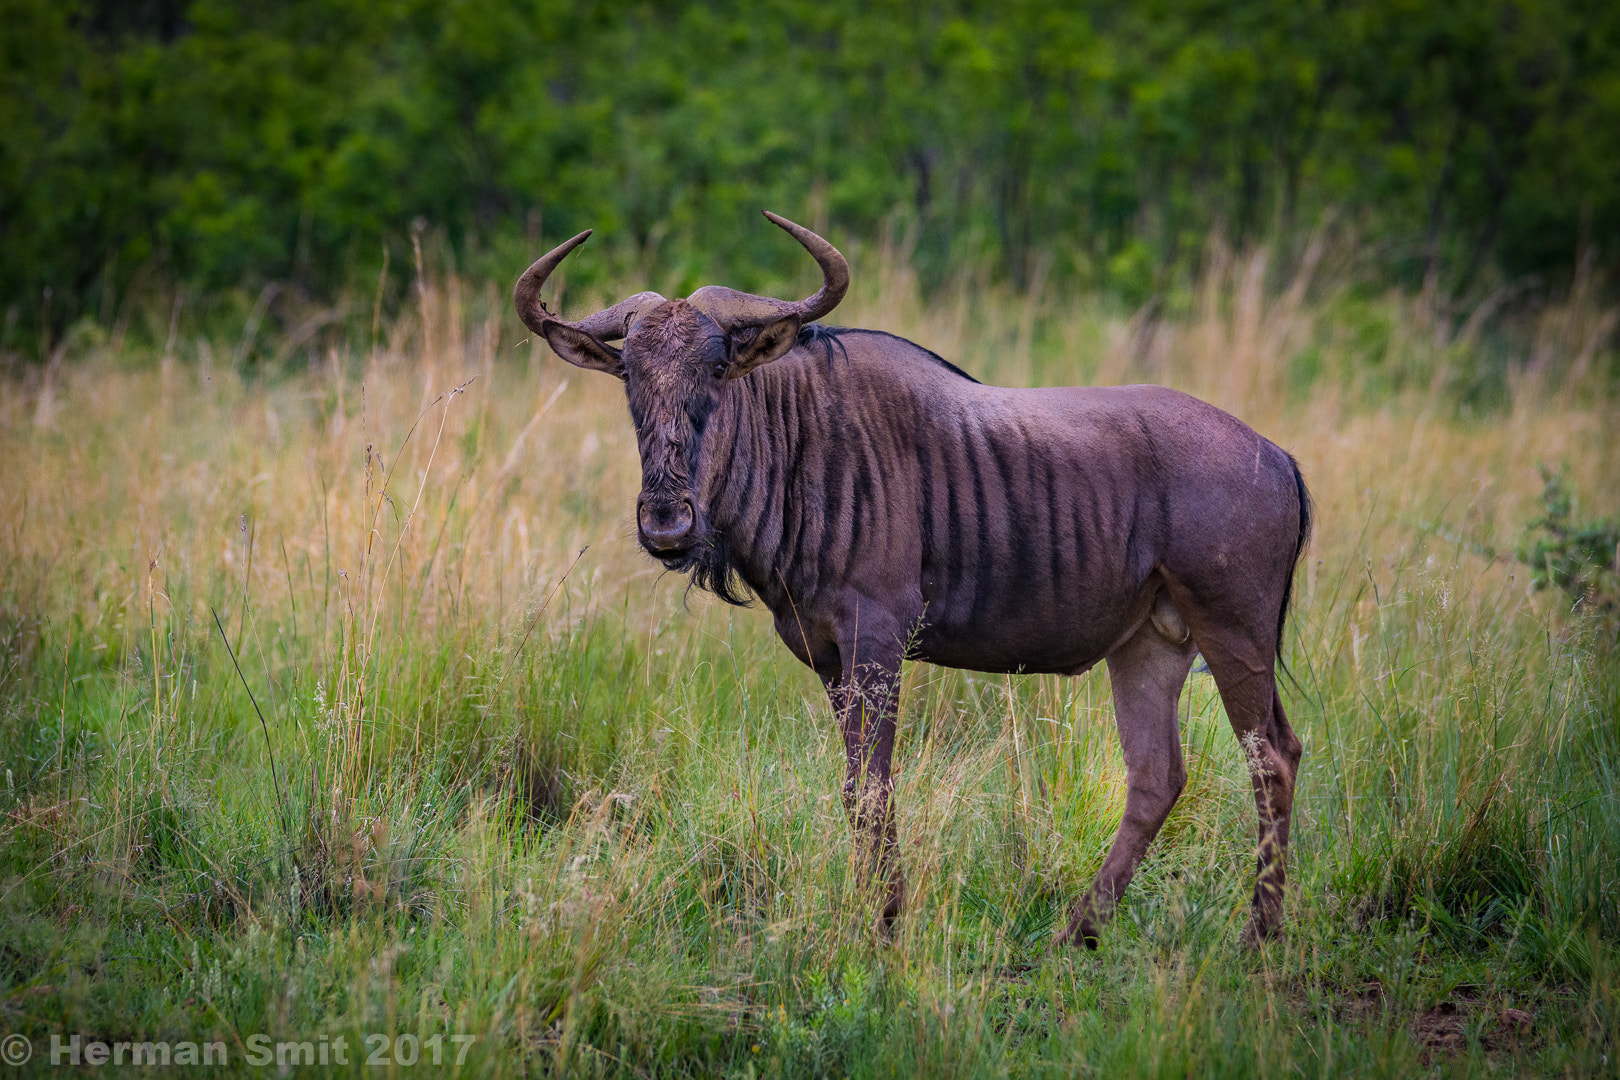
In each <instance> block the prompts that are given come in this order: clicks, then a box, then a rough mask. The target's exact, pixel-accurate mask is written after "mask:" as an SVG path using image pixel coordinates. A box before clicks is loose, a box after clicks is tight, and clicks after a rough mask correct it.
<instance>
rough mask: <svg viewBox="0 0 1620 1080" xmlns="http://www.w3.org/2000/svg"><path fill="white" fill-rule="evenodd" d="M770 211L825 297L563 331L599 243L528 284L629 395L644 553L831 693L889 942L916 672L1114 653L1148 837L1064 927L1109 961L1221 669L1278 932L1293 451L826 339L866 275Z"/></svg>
mask: <svg viewBox="0 0 1620 1080" xmlns="http://www.w3.org/2000/svg"><path fill="white" fill-rule="evenodd" d="M766 216H767V217H769V218H770V220H771V221H773V222H774V223H776V224H777V225H779V226H780V227H781V228H783V229H785V230H787V231H788V232H789V233H790V234H792V235H793V237H794V238H795V239H797V240H798V241H799V243H800V244H802V245H804V247H805V248H806V249H807V250H808V251H809V252H810V254H811V255H812V256H813V257H814V258H815V260H816V262H817V263H818V264H819V265H820V267H821V271H822V275H823V284H822V287H821V289H820V290H819V291H818V292H816V294H815V295H813V296H811V297H810V298H808V299H806V300H801V301H798V302H790V301H785V300H777V299H772V298H770V297H763V296H753V295H750V294H747V293H741V292H737V291H735V290H732V289H727V288H721V287H718V286H709V287H707V288H702V289H699V290H698V291H697V292H695V293H693V294H692V295H691V296H689V297H687V298H686V299H684V300H666V299H665V298H664V297H662V296H659V295H658V294H657V293H651V292H644V293H639V294H637V295H635V296H632V297H630V298H629V299H627V300H624V301H622V302H620V303H618V304H615V305H614V306H613V307H611V308H608V309H607V310H606V311H600V312H597V313H596V314H594V315H591V316H589V317H588V318H585V319H582V320H580V321H578V322H566V321H564V320H563V319H561V318H559V317H558V316H557V315H555V314H553V313H552V312H550V311H549V310H547V308H546V307H545V305H544V304H543V303H542V302H541V300H540V291H541V287H542V286H543V285H544V284H545V281H546V278H547V276H548V275H550V273H551V272H552V270H554V269H555V268H556V266H557V264H558V263H559V262H561V261H562V259H563V258H564V257H565V256H567V254H568V253H569V252H570V251H572V250H573V249H574V248H576V247H578V246H579V245H580V244H581V243H583V242H584V241H585V238H586V237H588V236H589V235H590V233H589V232H584V233H581V234H579V235H578V236H576V237H574V238H573V239H571V240H569V241H568V242H567V243H565V244H562V245H560V246H559V247H557V248H556V249H554V250H553V251H551V252H550V253H548V254H547V255H545V256H543V257H542V258H541V259H539V260H538V261H537V262H535V264H534V265H533V266H531V267H529V269H528V270H527V271H526V272H525V273H524V274H523V276H522V277H521V278H520V279H519V280H518V283H517V287H516V289H515V291H514V301H515V303H516V305H517V310H518V314H519V315H520V316H521V317H522V319H523V321H524V323H526V324H527V325H528V326H529V327H530V329H532V330H533V331H534V332H535V333H536V334H539V335H541V336H542V337H544V338H545V339H546V341H547V342H548V343H549V344H550V345H551V348H552V349H553V350H554V351H555V352H556V353H557V355H559V356H561V357H562V358H563V359H564V360H567V361H568V362H569V363H571V364H576V365H578V366H580V367H584V368H591V369H594V370H597V371H604V372H607V373H608V374H611V375H614V376H616V377H617V378H619V379H621V380H622V381H623V382H624V384H625V391H626V393H627V394H628V396H629V400H630V416H631V419H632V420H633V421H634V423H635V428H636V438H637V441H638V443H639V445H640V450H641V469H642V485H641V494H640V496H639V497H638V498H637V500H636V527H637V532H638V535H639V538H640V541H641V544H642V546H643V547H644V548H645V549H646V550H647V551H648V553H650V554H651V555H652V556H653V557H655V558H657V559H659V560H660V561H661V562H662V563H663V564H664V565H665V566H666V567H669V568H671V569H674V570H680V571H685V572H688V573H690V574H691V575H692V579H693V581H694V582H695V583H696V584H698V585H700V586H702V587H704V588H706V589H709V590H710V591H712V592H714V593H715V594H717V595H718V596H720V597H722V598H723V599H725V600H728V601H730V602H732V603H739V602H742V600H743V599H744V597H745V595H746V593H745V592H744V591H743V588H742V587H743V586H746V588H747V590H750V591H752V592H753V594H754V595H756V596H757V597H759V599H760V600H762V601H763V602H764V604H765V606H766V607H767V608H769V609H770V611H771V614H772V615H774V616H775V619H776V631H777V633H778V634H779V635H780V636H781V638H782V641H783V643H784V644H786V645H787V647H788V648H789V649H790V650H792V652H793V654H794V655H795V656H797V657H798V658H799V659H800V660H801V661H803V662H804V663H805V664H807V665H809V666H810V667H811V668H812V669H813V670H814V671H815V672H816V674H817V675H819V676H821V680H822V682H823V683H824V684H825V685H826V688H827V694H828V696H829V697H830V698H831V700H832V706H833V709H834V711H835V713H836V714H837V716H838V719H839V723H840V725H841V727H842V731H843V736H844V748H845V754H846V757H847V766H848V778H847V780H846V782H845V785H844V791H843V796H844V804H845V807H846V809H847V811H848V813H849V818H850V823H851V825H852V826H853V828H854V829H855V833H856V842H857V846H858V850H859V852H860V853H861V866H862V868H863V874H864V875H865V876H866V877H867V879H868V880H875V883H876V884H877V885H878V886H879V888H880V889H881V890H882V912H881V920H882V925H883V926H884V927H885V928H888V927H889V926H890V925H892V922H893V920H894V918H895V917H896V915H897V914H898V913H899V910H900V906H901V902H902V899H903V897H904V879H903V877H902V874H901V867H900V859H899V852H898V845H897V841H896V832H895V823H894V815H893V810H892V802H891V792H892V788H893V782H892V780H891V773H890V757H891V752H892V750H893V746H894V735H895V714H896V708H897V704H898V688H899V682H900V665H901V662H902V661H903V660H906V659H915V660H926V661H929V662H932V663H935V664H942V665H945V666H947V667H957V668H968V669H972V670H976V671H989V672H1056V673H1059V674H1066V675H1073V674H1079V673H1080V672H1083V671H1085V670H1087V669H1088V668H1090V667H1092V666H1093V665H1094V664H1096V663H1097V662H1098V661H1099V660H1106V661H1107V662H1108V672H1109V676H1110V679H1111V682H1112V686H1113V694H1114V706H1115V715H1116V722H1117V724H1118V728H1119V738H1120V743H1121V745H1122V747H1123V749H1124V758H1125V768H1126V798H1125V813H1124V819H1123V820H1122V821H1121V823H1120V826H1119V832H1118V834H1117V835H1116V836H1115V838H1114V843H1113V847H1112V848H1111V849H1110V851H1109V853H1108V857H1107V859H1106V861H1105V862H1104V863H1103V866H1102V869H1101V870H1100V871H1099V872H1098V874H1097V877H1096V880H1095V881H1094V882H1093V884H1092V886H1091V888H1090V890H1089V891H1088V892H1087V894H1086V895H1085V896H1084V897H1083V898H1082V899H1081V900H1080V901H1079V902H1078V903H1077V904H1076V905H1075V907H1074V911H1073V915H1072V918H1071V919H1070V921H1069V924H1068V926H1067V928H1066V929H1065V930H1064V931H1063V933H1062V935H1061V939H1062V940H1066V941H1070V942H1077V941H1078V942H1085V943H1087V944H1094V943H1095V941H1096V936H1097V934H1098V933H1099V931H1100V930H1101V928H1102V926H1103V924H1104V923H1105V922H1106V921H1107V919H1108V917H1109V915H1110V914H1111V913H1112V911H1113V908H1114V904H1115V901H1116V900H1117V898H1118V897H1119V896H1120V894H1121V892H1122V891H1123V890H1124V889H1125V887H1126V885H1127V884H1128V883H1129V881H1130V879H1131V876H1132V874H1133V873H1134V872H1135V870H1136V866H1137V864H1138V863H1139V862H1140V861H1141V859H1142V856H1143V853H1144V852H1145V851H1146V850H1147V847H1148V844H1149V843H1150V842H1152V840H1153V837H1154V836H1155V834H1157V833H1158V831H1159V827H1160V826H1161V825H1162V824H1163V823H1164V819H1165V817H1166V815H1167V814H1168V813H1169V812H1170V808H1171V806H1172V805H1173V804H1174V803H1175V801H1176V797H1177V796H1178V795H1179V794H1180V793H1181V790H1182V788H1183V786H1184V785H1185V783H1186V776H1187V773H1186V769H1185V767H1184V766H1183V764H1182V757H1181V739H1180V734H1179V732H1178V731H1177V727H1176V703H1177V700H1178V698H1179V696H1180V693H1181V687H1182V684H1183V683H1184V682H1185V681H1186V678H1187V674H1188V671H1189V669H1190V668H1191V666H1192V662H1193V658H1194V656H1195V655H1196V654H1198V653H1202V654H1203V656H1204V658H1205V660H1206V662H1207V663H1208V664H1209V669H1210V671H1211V673H1212V674H1213V675H1214V677H1215V682H1216V686H1217V687H1218V689H1219V690H1220V694H1221V700H1222V702H1223V703H1224V704H1225V706H1226V713H1227V716H1228V718H1229V719H1230V721H1231V724H1232V727H1233V729H1234V730H1235V731H1236V733H1237V735H1238V738H1239V740H1240V741H1241V743H1242V745H1243V747H1244V750H1245V752H1246V754H1247V758H1248V763H1249V772H1250V776H1251V779H1252V782H1253V786H1254V797H1255V805H1256V806H1257V807H1258V808H1259V814H1260V843H1259V854H1258V872H1257V875H1256V882H1255V889H1254V901H1253V908H1252V912H1251V916H1250V919H1249V924H1248V926H1247V927H1246V928H1245V930H1244V939H1245V940H1246V941H1248V942H1251V943H1252V942H1255V941H1258V940H1260V939H1262V938H1264V937H1267V936H1269V935H1271V934H1273V933H1275V932H1276V931H1277V929H1278V926H1279V922H1280V919H1281V909H1282V897H1283V878H1284V866H1285V852H1286V848H1287V844H1288V826H1289V819H1290V816H1291V811H1292V808H1293V802H1294V776H1295V773H1296V772H1297V770H1298V768H1299V760H1300V742H1299V740H1298V739H1297V738H1296V737H1295V736H1294V733H1293V731H1292V730H1291V729H1290V728H1289V726H1288V720H1287V718H1286V717H1285V716H1284V715H1283V707H1282V701H1281V699H1280V698H1279V697H1278V693H1277V684H1276V678H1275V674H1274V668H1275V665H1276V664H1277V663H1278V661H1279V659H1280V655H1279V649H1280V645H1281V637H1282V629H1283V623H1284V619H1285V617H1286V615H1287V611H1288V599H1289V593H1290V590H1291V586H1292V581H1293V574H1294V568H1295V565H1296V563H1297V562H1298V560H1299V557H1300V553H1301V551H1302V550H1303V548H1304V546H1305V543H1306V539H1307V536H1308V534H1309V532H1310V500H1309V497H1308V495H1307V493H1306V490H1305V482H1304V480H1303V478H1302V477H1301V476H1300V472H1299V468H1298V466H1297V465H1296V464H1295V462H1294V460H1293V458H1292V457H1290V456H1289V455H1288V454H1287V453H1285V452H1283V451H1282V450H1280V449H1278V448H1277V446H1275V445H1274V444H1272V443H1270V442H1268V441H1267V440H1265V439H1263V438H1261V437H1260V436H1259V435H1257V434H1255V432H1254V431H1253V430H1251V429H1250V428H1249V427H1247V426H1246V425H1245V424H1243V423H1241V422H1240V421H1238V420H1237V419H1235V418H1233V417H1232V416H1229V415H1228V414H1226V413H1224V412H1222V411H1220V410H1219V409H1216V408H1215V407H1213V406H1211V405H1207V404H1205V403H1204V402H1202V401H1199V400H1197V399H1196V398H1192V397H1188V396H1187V395H1185V394H1181V393H1177V392H1176V391H1174V390H1167V389H1164V388H1162V387H1157V386H1126V387H1119V388H1109V389H1103V388H1061V389H1044V390H1015V389H1006V388H1002V387H996V386H984V385H981V384H980V383H978V382H976V381H975V380H973V379H972V378H971V377H969V376H968V375H966V374H965V373H963V372H962V371H960V370H958V369H957V368H955V367H953V366H951V365H950V364H948V363H946V362H945V361H944V360H942V359H940V358H939V357H938V356H936V355H934V354H933V353H931V352H929V351H928V350H926V349H923V348H921V347H920V346H917V345H914V344H912V343H911V342H909V341H905V340H903V339H901V338H898V337H894V336H892V335H889V334H885V333H880V332H877V331H872V330H854V329H828V328H823V327H820V326H812V325H811V324H812V323H813V322H815V320H817V319H820V318H822V317H823V316H825V315H826V314H827V313H828V312H830V311H832V309H833V307H834V306H835V305H837V303H838V302H839V300H840V299H842V298H843V295H844V292H845V290H846V289H847V288H848V285H849V267H848V265H847V264H846V263H845V261H844V258H843V256H842V255H840V254H839V253H838V251H837V249H835V248H834V247H833V246H832V245H831V244H829V243H828V242H827V241H826V240H823V239H822V238H821V237H819V236H817V235H816V234H815V233H813V232H811V231H810V230H808V229H805V228H802V227H800V226H798V225H795V224H793V223H792V222H790V221H787V220H785V219H783V218H780V217H777V216H776V215H774V214H767V215H766ZM615 341H623V342H624V346H623V348H622V349H619V348H615V347H613V345H611V344H610V342H615ZM739 580H740V584H739Z"/></svg>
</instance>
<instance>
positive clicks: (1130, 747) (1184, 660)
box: [1058, 621, 1195, 947]
mask: <svg viewBox="0 0 1620 1080" xmlns="http://www.w3.org/2000/svg"><path fill="white" fill-rule="evenodd" d="M1155 622H1156V621H1149V622H1146V623H1144V624H1143V625H1142V628H1141V629H1140V630H1138V631H1137V632H1136V634H1135V635H1133V636H1132V637H1131V639H1130V640H1129V641H1127V642H1126V643H1125V644H1124V645H1122V646H1120V647H1119V648H1118V649H1116V650H1114V652H1113V654H1112V655H1110V656H1109V657H1108V678H1109V680H1110V681H1111V682H1112V684H1113V690H1114V721H1115V723H1116V724H1117V725H1118V727H1119V742H1120V746H1121V748H1122V749H1123V750H1124V756H1125V816H1124V818H1123V819H1122V820H1121V821H1120V823H1119V832H1118V833H1116V834H1115V836H1114V845H1113V847H1112V848H1110V849H1109V852H1108V858H1107V859H1106V860H1105V861H1104V862H1103V866H1102V869H1101V870H1100V871H1098V873H1097V879H1096V880H1095V881H1094V882H1093V883H1092V885H1091V889H1090V890H1089V891H1088V892H1087V893H1086V895H1085V898H1084V899H1082V900H1081V901H1080V902H1079V903H1078V904H1076V905H1075V908H1074V913H1073V916H1072V917H1071V918H1070V920H1069V925H1068V927H1067V928H1066V929H1065V930H1064V931H1063V932H1062V933H1061V934H1060V935H1059V936H1058V941H1059V943H1060V944H1076V943H1084V944H1086V945H1088V946H1093V947H1094V946H1095V945H1096V943H1097V935H1098V934H1099V933H1100V932H1101V930H1102V927H1103V925H1104V924H1105V923H1107V921H1108V919H1109V918H1110V917H1111V916H1112V915H1113V912H1114V904H1115V903H1116V901H1117V900H1118V899H1119V897H1120V895H1121V894H1123V893H1124V891H1125V887H1126V886H1127V885H1128V884H1130V880H1131V877H1132V875H1134V874H1135V873H1136V867H1137V864H1138V863H1140V862H1141V861H1142V856H1143V855H1144V854H1145V853H1146V852H1147V849H1148V845H1149V844H1151V843H1152V842H1153V838H1154V837H1155V836H1157V835H1158V833H1159V828H1160V827H1161V826H1162V825H1163V824H1164V819H1165V818H1166V817H1167V816H1168V815H1169V813H1170V808H1171V807H1172V806H1174V805H1175V802H1176V798H1177V796H1179V795H1180V794H1181V789H1182V788H1183V787H1184V786H1186V783H1187V770H1186V766H1185V765H1184V764H1183V763H1182V760H1181V734H1180V732H1179V730H1178V729H1177V727H1176V703H1177V701H1179V700H1180V697H1181V687H1182V685H1183V684H1184V683H1185V682H1186V681H1187V672H1188V671H1189V670H1190V669H1191V668H1192V661H1193V656H1194V652H1195V651H1194V649H1193V646H1192V643H1191V642H1190V641H1187V640H1186V635H1185V634H1184V633H1183V634H1180V635H1179V636H1180V637H1181V638H1182V640H1181V641H1180V642H1174V641H1172V640H1170V639H1169V638H1168V637H1166V635H1165V632H1164V631H1163V630H1161V629H1158V628H1157V627H1156V625H1155Z"/></svg>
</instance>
